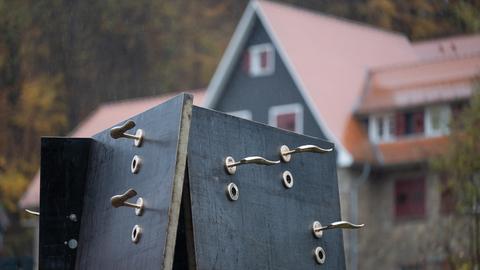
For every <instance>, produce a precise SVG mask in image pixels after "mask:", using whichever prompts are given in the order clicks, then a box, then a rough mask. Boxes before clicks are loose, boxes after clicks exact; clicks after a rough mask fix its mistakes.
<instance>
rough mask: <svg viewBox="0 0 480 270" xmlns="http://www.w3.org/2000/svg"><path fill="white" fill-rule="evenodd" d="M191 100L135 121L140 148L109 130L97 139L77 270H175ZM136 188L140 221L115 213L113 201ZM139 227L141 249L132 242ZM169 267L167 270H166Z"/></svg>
mask: <svg viewBox="0 0 480 270" xmlns="http://www.w3.org/2000/svg"><path fill="white" fill-rule="evenodd" d="M191 103H192V98H191V96H189V95H180V96H178V97H176V98H174V99H172V100H170V101H167V102H166V103H164V104H162V105H159V106H157V107H155V108H153V109H151V110H149V111H146V112H144V113H142V114H139V115H137V116H135V117H132V118H131V120H133V121H134V122H135V123H136V127H135V128H134V129H132V130H131V131H129V133H135V130H136V129H138V128H140V129H143V130H144V132H145V139H144V141H143V144H142V146H141V147H135V146H134V144H133V140H131V139H125V138H120V139H116V140H114V139H112V138H111V137H110V135H109V129H108V130H105V131H104V132H101V133H99V134H97V135H96V136H94V139H95V142H94V144H93V145H92V148H91V158H90V164H89V172H88V177H87V179H88V181H87V186H86V189H85V203H84V214H83V217H82V228H81V235H80V242H79V250H78V260H77V264H76V268H77V269H88V270H92V269H103V270H105V269H115V270H121V269H128V270H131V269H142V270H148V269H164V268H165V269H171V267H172V266H171V264H172V263H173V249H174V246H175V236H176V230H177V222H178V215H179V211H180V210H179V209H180V201H181V194H182V184H183V177H184V169H185V166H186V165H185V163H186V140H187V139H188V127H189V124H190V112H191ZM134 155H139V156H140V157H141V158H142V160H143V163H142V165H141V169H140V171H139V172H138V174H133V173H132V172H131V171H130V164H131V161H132V158H133V157H134ZM129 188H133V189H135V190H136V191H137V192H138V196H137V197H135V198H133V199H130V200H129V201H130V202H132V203H135V201H136V199H137V198H138V197H142V198H143V199H144V200H145V205H146V209H145V211H144V214H143V215H142V216H136V215H135V211H134V209H132V208H127V207H120V208H113V207H112V206H111V203H110V198H111V196H113V195H116V194H122V193H124V192H125V191H126V190H127V189H129ZM135 225H139V226H140V227H141V228H142V229H143V234H142V236H141V239H140V241H139V243H137V244H134V243H133V242H132V241H131V232H132V228H133V227H134V226H135ZM168 264H169V265H168Z"/></svg>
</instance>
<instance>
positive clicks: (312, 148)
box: [280, 144, 333, 162]
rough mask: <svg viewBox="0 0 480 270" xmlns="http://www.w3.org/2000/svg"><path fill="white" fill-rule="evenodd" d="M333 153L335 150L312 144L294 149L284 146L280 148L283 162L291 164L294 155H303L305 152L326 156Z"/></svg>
mask: <svg viewBox="0 0 480 270" xmlns="http://www.w3.org/2000/svg"><path fill="white" fill-rule="evenodd" d="M331 151H333V148H322V147H320V146H316V145H312V144H307V145H302V146H299V147H297V148H294V149H290V148H288V146H286V145H282V146H281V147H280V157H281V158H282V160H283V161H285V162H289V161H290V159H291V155H292V154H296V153H303V152H312V153H320V154H324V153H328V152H331Z"/></svg>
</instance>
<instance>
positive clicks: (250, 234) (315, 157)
mask: <svg viewBox="0 0 480 270" xmlns="http://www.w3.org/2000/svg"><path fill="white" fill-rule="evenodd" d="M282 144H286V145H288V146H291V147H296V146H300V145H303V144H315V145H318V146H321V147H327V148H328V147H331V146H332V144H331V143H328V142H325V141H322V140H319V139H316V138H312V137H307V136H302V135H298V134H295V133H291V132H286V131H282V130H278V129H275V128H271V127H268V126H265V125H262V124H258V123H254V122H250V121H245V120H242V119H239V118H235V117H231V116H228V115H224V114H221V113H217V112H214V111H209V110H206V109H201V108H197V107H194V109H193V114H192V124H191V129H190V139H189V146H188V172H189V182H190V196H191V211H192V223H193V235H194V245H195V256H196V266H197V269H302V270H304V269H337V270H342V269H345V260H344V251H343V241H342V232H341V231H340V230H331V231H327V232H326V233H324V236H323V237H322V238H321V239H316V238H315V237H314V236H313V234H312V224H313V222H314V221H315V220H319V221H320V222H322V223H323V224H327V223H330V222H334V221H339V220H340V204H339V194H338V184H337V176H336V163H335V160H336V154H335V152H331V153H328V154H314V153H301V154H296V155H294V156H292V160H291V162H289V163H281V164H277V165H274V166H268V167H267V166H260V165H243V166H239V167H238V168H237V172H236V174H235V175H229V174H227V173H226V171H225V168H224V166H223V165H224V159H225V157H226V156H233V157H234V158H235V159H237V160H238V159H241V158H244V157H247V156H263V157H265V158H267V159H270V160H278V159H279V148H280V146H281V145H282ZM285 170H289V171H290V172H291V173H292V174H293V177H294V186H293V188H292V189H286V188H285V187H284V186H283V185H282V180H281V179H282V178H281V176H282V173H283V171H285ZM230 182H234V183H235V184H236V185H237V186H238V187H239V195H240V196H239V199H238V201H233V202H232V201H229V200H228V199H227V197H226V194H225V189H226V186H227V184H229V183H230ZM317 246H321V247H323V248H324V250H325V252H326V261H325V264H323V265H318V264H317V263H316V262H315V260H314V257H313V250H314V249H315V247H317Z"/></svg>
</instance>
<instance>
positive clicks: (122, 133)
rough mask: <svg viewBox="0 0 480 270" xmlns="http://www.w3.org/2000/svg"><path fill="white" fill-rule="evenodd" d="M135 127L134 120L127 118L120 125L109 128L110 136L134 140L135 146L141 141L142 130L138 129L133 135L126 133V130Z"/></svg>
mask: <svg viewBox="0 0 480 270" xmlns="http://www.w3.org/2000/svg"><path fill="white" fill-rule="evenodd" d="M134 127H135V122H133V121H132V120H128V121H127V122H125V124H123V125H121V126H115V127H113V128H111V129H110V137H112V138H113V139H119V138H127V139H133V140H135V146H140V145H141V144H142V141H143V130H141V129H138V130H137V132H136V133H135V135H133V134H129V133H126V132H127V131H128V130H130V129H132V128H134Z"/></svg>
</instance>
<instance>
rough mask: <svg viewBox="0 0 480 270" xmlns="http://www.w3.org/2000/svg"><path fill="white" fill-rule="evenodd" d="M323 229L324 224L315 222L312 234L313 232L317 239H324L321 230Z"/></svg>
mask: <svg viewBox="0 0 480 270" xmlns="http://www.w3.org/2000/svg"><path fill="white" fill-rule="evenodd" d="M321 228H322V224H321V223H320V221H314V222H313V225H312V232H313V235H314V236H315V237H316V238H322V236H323V231H322V230H321Z"/></svg>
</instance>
